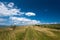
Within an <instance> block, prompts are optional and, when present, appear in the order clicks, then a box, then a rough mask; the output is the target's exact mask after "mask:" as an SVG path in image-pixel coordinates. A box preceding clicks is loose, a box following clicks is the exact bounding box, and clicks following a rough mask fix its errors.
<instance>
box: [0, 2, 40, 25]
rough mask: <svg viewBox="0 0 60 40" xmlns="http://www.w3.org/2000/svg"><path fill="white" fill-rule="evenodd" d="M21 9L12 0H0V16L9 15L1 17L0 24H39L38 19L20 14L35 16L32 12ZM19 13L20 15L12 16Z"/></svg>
mask: <svg viewBox="0 0 60 40" xmlns="http://www.w3.org/2000/svg"><path fill="white" fill-rule="evenodd" d="M20 10H21V9H18V8H17V6H15V4H14V3H13V2H10V3H8V4H7V3H4V2H0V17H1V16H9V18H6V19H3V18H0V24H2V25H4V24H5V25H6V24H7V25H8V24H15V25H29V24H39V23H40V21H38V20H32V19H30V18H26V17H21V16H22V15H26V16H36V14H35V13H33V12H21V11H20ZM14 15H19V16H20V17H17V16H14ZM4 21H5V22H4Z"/></svg>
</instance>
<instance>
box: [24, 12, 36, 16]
mask: <svg viewBox="0 0 60 40" xmlns="http://www.w3.org/2000/svg"><path fill="white" fill-rule="evenodd" d="M25 15H26V16H35V15H36V14H35V13H33V12H27V13H26V14H25Z"/></svg>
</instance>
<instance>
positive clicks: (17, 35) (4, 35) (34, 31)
mask: <svg viewBox="0 0 60 40" xmlns="http://www.w3.org/2000/svg"><path fill="white" fill-rule="evenodd" d="M0 40H60V30H57V29H50V28H42V27H38V26H25V27H17V28H16V29H15V30H12V28H5V29H0Z"/></svg>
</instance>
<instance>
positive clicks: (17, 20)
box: [10, 17, 40, 25]
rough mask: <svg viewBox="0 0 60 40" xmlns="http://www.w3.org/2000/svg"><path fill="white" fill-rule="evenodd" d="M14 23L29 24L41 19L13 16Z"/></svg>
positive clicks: (36, 22) (37, 22)
mask: <svg viewBox="0 0 60 40" xmlns="http://www.w3.org/2000/svg"><path fill="white" fill-rule="evenodd" d="M10 19H11V20H12V21H13V24H22V25H29V24H32V25H33V24H39V23H40V21H38V20H31V19H28V18H25V17H11V18H10Z"/></svg>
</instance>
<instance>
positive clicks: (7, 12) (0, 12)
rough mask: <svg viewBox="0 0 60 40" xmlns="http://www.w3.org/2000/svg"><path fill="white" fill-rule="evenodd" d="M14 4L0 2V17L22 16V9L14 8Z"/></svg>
mask: <svg viewBox="0 0 60 40" xmlns="http://www.w3.org/2000/svg"><path fill="white" fill-rule="evenodd" d="M13 6H14V3H12V2H11V3H9V4H4V3H2V2H0V16H12V15H18V13H19V14H20V9H17V8H14V7H13Z"/></svg>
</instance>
